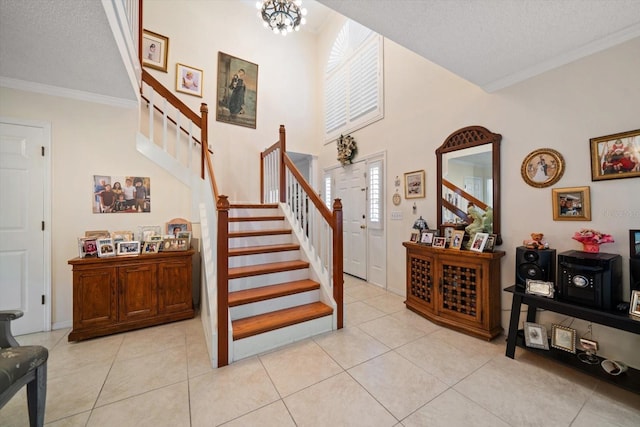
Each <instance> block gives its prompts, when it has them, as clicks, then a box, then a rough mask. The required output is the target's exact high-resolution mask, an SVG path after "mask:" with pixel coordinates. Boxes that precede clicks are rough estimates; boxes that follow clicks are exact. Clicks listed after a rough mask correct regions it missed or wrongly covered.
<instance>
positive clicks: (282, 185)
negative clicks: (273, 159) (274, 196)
mask: <svg viewBox="0 0 640 427" xmlns="http://www.w3.org/2000/svg"><path fill="white" fill-rule="evenodd" d="M286 142H287V137H286V132H285V130H284V125H280V156H279V157H280V158H279V159H278V161H279V162H280V191H279V192H280V201H281V202H282V203H284V201H285V200H286V194H285V170H284V155H285V153H286V152H287V146H286Z"/></svg>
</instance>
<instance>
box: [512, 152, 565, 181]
mask: <svg viewBox="0 0 640 427" xmlns="http://www.w3.org/2000/svg"><path fill="white" fill-rule="evenodd" d="M520 174H521V175H522V179H524V182H526V183H527V184H529V185H530V186H532V187H538V188H543V187H549V186H551V185H553V184H555V183H556V182H558V181H559V180H560V178H562V175H563V174H564V159H563V158H562V154H560V153H559V152H557V151H556V150H552V149H551V148H540V149H538V150H535V151H532V152H531V153H529V155H527V157H525V159H524V161H523V162H522V166H521V167H520Z"/></svg>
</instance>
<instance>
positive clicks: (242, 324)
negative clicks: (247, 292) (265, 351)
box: [232, 302, 333, 340]
mask: <svg viewBox="0 0 640 427" xmlns="http://www.w3.org/2000/svg"><path fill="white" fill-rule="evenodd" d="M332 313H333V309H332V308H331V307H329V306H328V305H326V304H324V303H322V302H313V303H311V304H304V305H300V306H297V307H292V308H285V309H282V310H277V311H272V312H270V313H265V314H259V315H257V316H251V317H245V318H244V319H238V320H234V321H233V322H232V325H233V339H234V340H239V339H242V338H247V337H251V336H253V335H258V334H261V333H264V332H269V331H273V330H275V329H279V328H284V327H285V326H291V325H295V324H297V323H302V322H306V321H308V320H313V319H317V318H320V317H324V316H329V315H331V314H332Z"/></svg>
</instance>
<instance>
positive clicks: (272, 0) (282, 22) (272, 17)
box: [256, 0, 307, 36]
mask: <svg viewBox="0 0 640 427" xmlns="http://www.w3.org/2000/svg"><path fill="white" fill-rule="evenodd" d="M301 5H302V0H262V1H258V2H257V3H256V7H257V8H258V9H259V10H260V12H258V16H260V17H261V18H262V21H263V24H264V27H265V28H268V29H270V30H271V31H273V32H274V33H275V34H282V35H283V36H286V35H287V33H290V32H291V31H294V30H295V31H299V30H300V26H301V25H304V24H305V23H306V22H307V20H306V19H305V18H304V17H305V16H306V14H307V9H304V8H300V6H301Z"/></svg>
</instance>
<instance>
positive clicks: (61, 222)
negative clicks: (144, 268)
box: [0, 88, 197, 328]
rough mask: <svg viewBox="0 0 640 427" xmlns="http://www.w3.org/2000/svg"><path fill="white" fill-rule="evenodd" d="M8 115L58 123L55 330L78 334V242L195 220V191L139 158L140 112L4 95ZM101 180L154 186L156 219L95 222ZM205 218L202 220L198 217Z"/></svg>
mask: <svg viewBox="0 0 640 427" xmlns="http://www.w3.org/2000/svg"><path fill="white" fill-rule="evenodd" d="M0 99H1V100H2V101H1V102H0V115H2V116H6V117H10V118H16V119H23V120H36V121H46V122H49V123H51V156H52V168H51V169H52V176H51V180H52V182H51V184H52V191H51V192H52V206H51V212H52V215H51V216H52V224H51V227H52V229H51V240H52V251H51V274H52V277H51V295H52V304H53V306H52V310H51V312H52V319H51V320H52V323H53V327H54V328H56V327H62V326H67V327H69V326H71V320H72V315H73V304H72V273H71V266H70V265H68V264H67V260H69V259H71V258H74V257H77V256H78V244H77V237H80V236H83V235H84V232H85V231H86V230H109V231H116V230H131V231H134V232H135V233H137V231H138V226H142V225H160V226H162V227H164V225H165V223H166V222H167V221H168V220H170V219H172V218H187V219H190V220H191V219H192V212H191V191H190V189H189V188H187V187H185V186H184V185H183V184H181V183H180V182H179V181H177V180H176V179H174V178H173V177H172V176H170V175H168V174H167V173H166V172H165V171H164V170H163V169H161V168H160V167H158V166H156V165H155V164H154V163H152V162H151V161H149V160H148V159H147V158H146V157H144V156H142V155H141V154H140V153H138V152H137V151H136V145H135V132H136V130H137V128H138V110H137V109H135V110H126V109H121V108H115V107H108V106H104V105H100V104H93V103H89V102H82V101H75V100H71V99H66V98H58V97H53V96H47V95H39V94H34V93H29V92H22V91H18V90H13V89H6V88H0ZM93 175H136V176H148V177H150V178H151V212H149V213H140V214H94V213H92V206H93V205H92V203H93ZM194 214H197V213H194Z"/></svg>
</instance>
